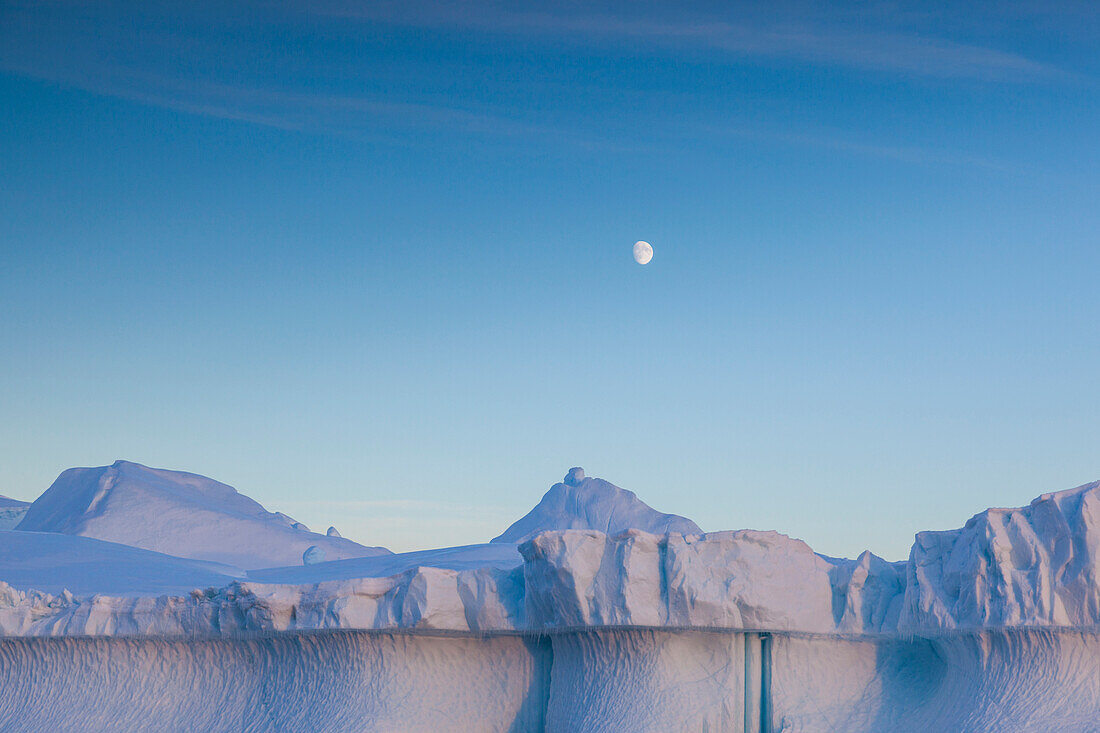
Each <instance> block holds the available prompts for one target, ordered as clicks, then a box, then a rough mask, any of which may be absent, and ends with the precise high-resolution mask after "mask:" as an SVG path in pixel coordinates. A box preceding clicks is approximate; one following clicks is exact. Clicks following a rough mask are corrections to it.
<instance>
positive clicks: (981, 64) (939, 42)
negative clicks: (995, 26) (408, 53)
mask: <svg viewBox="0 0 1100 733" xmlns="http://www.w3.org/2000/svg"><path fill="white" fill-rule="evenodd" d="M311 12H312V13H316V14H321V15H328V16H331V17H339V18H345V19H353V20H358V21H361V22H375V23H387V24H393V25H405V26H413V27H430V28H436V29H468V30H477V31H483V32H491V33H503V34H512V35H529V36H530V35H536V36H551V37H557V38H559V39H566V40H569V41H571V42H573V43H586V44H592V43H600V42H603V43H607V42H616V41H619V42H621V41H628V42H631V43H632V44H635V45H634V46H633V48H634V50H636V51H649V52H655V51H663V52H666V53H681V54H682V53H692V54H697V53H698V52H699V50H700V49H704V48H705V49H710V50H711V51H718V52H723V53H725V54H728V55H729V56H730V57H735V58H740V59H754V58H755V59H761V60H777V59H793V60H798V61H805V62H816V63H825V64H835V65H841V66H848V67H853V68H859V69H864V70H871V71H879V72H887V73H891V72H892V73H897V72H902V73H906V74H911V75H918V76H931V77H941V78H971V79H981V80H999V81H1017V82H1026V81H1035V80H1047V81H1049V80H1062V81H1069V80H1071V79H1074V78H1077V75H1075V74H1073V73H1070V72H1067V71H1065V70H1062V69H1060V68H1058V67H1056V66H1054V65H1051V64H1047V63H1043V62H1040V61H1036V60H1033V59H1030V58H1028V57H1026V56H1023V55H1021V54H1018V53H1013V52H1009V51H1002V50H998V49H995V48H989V47H986V46H981V45H975V44H968V43H960V42H956V41H952V40H948V39H943V38H937V37H934V36H930V35H928V34H922V33H914V32H910V33H905V32H901V31H891V30H888V29H883V30H854V29H851V28H844V27H837V26H835V25H832V24H830V23H828V22H817V23H813V22H807V21H798V20H794V19H772V20H761V19H754V20H753V21H746V22H732V21H729V20H725V19H723V18H722V17H715V16H714V15H711V16H710V17H707V16H701V17H700V16H696V17H694V18H683V17H676V16H672V17H666V18H656V17H648V18H647V17H629V16H611V15H590V14H573V15H566V14H561V13H549V12H529V11H528V12H523V11H520V12H516V11H511V10H508V9H501V8H499V7H497V8H495V9H494V11H493V12H477V11H476V10H474V11H472V12H471V8H470V7H469V5H468V4H454V3H448V4H436V3H423V2H420V3H418V2H402V3H400V4H393V3H378V4H367V5H354V6H349V5H344V4H339V3H320V4H315V5H313V6H311Z"/></svg>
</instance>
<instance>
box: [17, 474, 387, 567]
mask: <svg viewBox="0 0 1100 733" xmlns="http://www.w3.org/2000/svg"><path fill="white" fill-rule="evenodd" d="M294 524H295V522H294V520H292V519H290V518H289V517H287V516H285V515H283V514H280V513H275V512H269V511H267V510H266V509H264V508H263V507H262V506H261V505H260V504H258V503H257V502H255V501H253V500H252V499H250V498H248V497H247V496H244V495H243V494H239V493H237V491H236V490H235V489H233V488H232V487H231V486H227V485H225V484H222V483H219V482H217V481H214V480H212V479H208V478H205V477H203V476H198V475H196V474H191V473H184V472H181V471H166V470H161V469H154V468H148V467H146V466H142V465H139V464H136V463H129V462H126V461H117V462H116V463H114V464H112V465H111V466H103V467H100V468H73V469H69V470H68V471H65V472H64V473H62V474H61V475H60V476H59V477H58V478H57V480H56V481H54V483H53V485H52V486H50V488H49V489H47V490H46V492H45V493H44V494H42V496H40V497H38V499H37V500H36V501H35V502H34V503H33V504H32V505H31V506H30V508H29V509H28V510H27V514H26V516H25V517H24V518H23V520H22V521H21V522H20V523H19V525H18V527H17V528H18V529H20V530H26V531H37V532H58V533H61V534H69V535H80V536H84V537H94V538H96V539H101V540H107V541H109V542H118V543H121V544H125V545H131V546H134V547H141V548H144V549H146V550H153V551H155V552H162V553H164V554H167V555H175V556H177V557H187V558H193V559H196V560H209V561H212V562H221V563H226V564H229V565H234V566H238V567H243V568H264V567H275V566H283V565H299V564H301V563H302V555H303V553H304V552H305V551H306V549H308V548H309V547H310V546H311V545H315V546H317V547H318V548H320V549H322V550H324V552H325V555H326V557H327V558H328V559H329V560H340V559H345V558H349V557H363V556H367V555H380V554H388V553H389V551H388V550H386V549H384V548H380V547H364V546H363V545H360V544H357V543H355V542H352V541H351V540H347V539H343V538H340V537H328V536H326V535H322V534H317V533H315V532H309V531H306V530H303V529H297V528H295V527H294Z"/></svg>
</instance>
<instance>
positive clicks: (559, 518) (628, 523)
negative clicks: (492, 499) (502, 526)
mask: <svg viewBox="0 0 1100 733" xmlns="http://www.w3.org/2000/svg"><path fill="white" fill-rule="evenodd" d="M562 529H594V530H598V531H600V532H604V533H606V534H618V533H619V532H622V531H624V530H627V529H641V530H644V531H646V532H653V533H656V534H664V533H666V532H679V533H681V534H699V533H701V532H702V530H701V529H699V526H698V525H697V524H695V522H693V521H691V520H690V519H688V518H686V517H681V516H679V515H676V514H662V513H661V512H658V511H657V510H655V509H653V508H651V507H650V506H649V505H647V504H646V503H645V502H643V501H642V500H641V499H639V498H638V497H637V496H636V495H635V494H634V492H633V491H627V490H626V489H620V488H619V487H618V486H615V485H614V484H612V483H610V482H608V481H604V480H603V479H599V478H586V477H585V475H584V469H582V468H579V467H577V468H571V469H569V473H567V474H566V475H565V479H564V480H563V481H562V482H561V483H557V484H554V485H553V486H551V487H550V490H549V491H547V492H546V494H545V495H544V496H543V497H542V501H540V502H539V503H538V505H536V506H535V508H534V509H532V510H531V511H530V512H528V513H527V514H526V515H524V516H523V517H522V518H520V519H519V520H517V521H516V522H515V523H514V524H512V526H510V527H509V528H508V529H506V530H505V531H504V533H503V534H502V535H500V536H499V537H497V538H495V539H494V540H493V542H514V543H520V542H524V541H526V540H529V539H531V538H532V537H534V536H535V535H537V534H539V533H540V532H545V531H547V530H562Z"/></svg>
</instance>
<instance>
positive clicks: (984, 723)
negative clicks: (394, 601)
mask: <svg viewBox="0 0 1100 733" xmlns="http://www.w3.org/2000/svg"><path fill="white" fill-rule="evenodd" d="M762 642H763V639H762V638H761V637H760V636H759V635H756V634H751V633H747V634H746V633H739V632H704V631H662V630H654V629H613V630H612V629H600V630H587V631H578V632H558V633H554V634H550V635H545V636H528V635H514V634H510V635H465V636H452V635H429V634H408V633H388V632H309V633H304V632H290V633H281V634H268V635H261V636H258V637H255V638H222V639H204V640H196V639H190V640H182V639H166V638H148V637H146V638H119V637H105V638H87V637H66V638H15V639H4V640H0V730H4V731H40V730H61V731H66V730H119V731H127V730H202V731H303V732H304V731H349V730H370V731H414V732H416V731H425V732H431V733H438V732H439V731H451V730H455V731H458V730H461V731H508V732H510V733H519V732H521V731H531V732H539V731H555V732H557V731H584V732H588V731H632V732H638V733H646V732H653V733H656V732H658V731H661V732H664V731H670V730H676V731H723V732H734V733H740V732H742V731H744V732H751V733H762V732H766V733H780V732H782V733H818V732H821V733H825V732H826V731H845V733H872V732H875V733H879V732H886V731H889V732H890V733H908V732H910V731H912V733H925V732H927V731H952V732H953V733H986V732H988V733H993V732H997V733H1013V732H1016V731H1019V732H1021V733H1022V732H1024V731H1075V732H1076V731H1085V732H1087V731H1096V730H1100V722H1097V719H1096V711H1097V710H1098V709H1100V637H1098V636H1096V635H1093V634H1087V633H1079V632H1068V631H1050V630H1026V631H1018V630H1014V631H997V632H982V633H977V634H974V633H967V632H951V633H948V634H945V635H943V636H939V637H936V638H915V639H909V640H904V639H883V638H880V639H874V640H872V639H842V638H836V637H825V636H808V635H798V634H791V635H788V634H772V635H768V636H767V637H766V642H767V643H766V650H765V651H763V652H762V648H764V647H762ZM765 658H766V660H767V662H765Z"/></svg>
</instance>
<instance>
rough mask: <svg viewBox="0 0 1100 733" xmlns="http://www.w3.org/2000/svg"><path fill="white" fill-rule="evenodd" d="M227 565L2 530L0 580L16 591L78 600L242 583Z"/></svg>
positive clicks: (84, 539)
mask: <svg viewBox="0 0 1100 733" xmlns="http://www.w3.org/2000/svg"><path fill="white" fill-rule="evenodd" d="M243 577H244V571H243V570H240V569H239V568H234V567H232V566H229V565H224V564H220V563H212V562H204V561H201V560H189V559H184V558H179V557H171V556H170V555H162V554H160V553H158V552H150V551H149V550H142V549H140V548H138V547H128V546H127V545H120V544H117V543H114V542H104V541H102V540H96V539H92V538H90V537H74V536H70V535H63V534H55V533H52V532H22V531H13V530H7V531H0V578H2V579H3V582H4V583H7V584H8V585H10V586H12V587H14V588H18V589H20V590H40V591H45V592H47V593H54V594H57V593H61V592H62V591H65V590H68V591H69V592H70V593H73V594H75V595H78V596H91V595H96V594H103V595H111V596H140V595H146V596H157V595H165V594H168V595H185V594H187V593H189V592H191V590H193V589H195V588H210V587H215V588H218V587H221V586H224V585H227V584H229V583H232V582H233V581H234V580H238V579H242V578H243Z"/></svg>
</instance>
